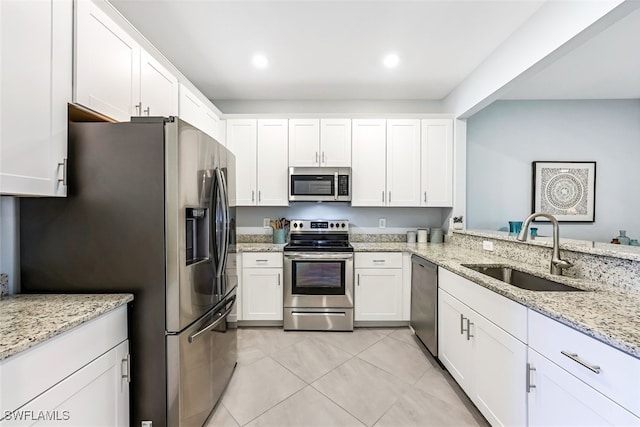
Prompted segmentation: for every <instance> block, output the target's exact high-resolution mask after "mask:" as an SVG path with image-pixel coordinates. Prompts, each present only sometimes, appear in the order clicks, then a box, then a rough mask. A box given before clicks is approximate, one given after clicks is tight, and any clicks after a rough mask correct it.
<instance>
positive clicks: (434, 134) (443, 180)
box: [420, 119, 453, 207]
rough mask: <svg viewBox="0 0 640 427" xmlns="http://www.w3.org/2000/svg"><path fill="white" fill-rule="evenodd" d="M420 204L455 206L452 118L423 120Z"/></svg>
mask: <svg viewBox="0 0 640 427" xmlns="http://www.w3.org/2000/svg"><path fill="white" fill-rule="evenodd" d="M420 203H421V206H436V207H440V206H452V205H453V121H452V120H450V119H428V120H422V157H421V199H420Z"/></svg>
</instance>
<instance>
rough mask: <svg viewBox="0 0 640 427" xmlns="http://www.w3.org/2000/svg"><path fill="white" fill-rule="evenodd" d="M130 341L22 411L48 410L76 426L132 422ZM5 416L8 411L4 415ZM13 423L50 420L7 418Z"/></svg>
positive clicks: (120, 425)
mask: <svg viewBox="0 0 640 427" xmlns="http://www.w3.org/2000/svg"><path fill="white" fill-rule="evenodd" d="M128 364H129V341H124V342H122V343H120V344H119V345H118V346H117V347H115V348H113V349H111V350H110V351H108V352H107V353H105V354H103V355H102V356H100V357H98V358H97V359H96V360H94V361H92V362H91V363H89V364H88V365H86V366H84V367H83V368H81V369H80V370H78V371H77V372H74V373H73V374H72V375H71V376H69V377H67V378H65V379H64V380H63V381H61V382H60V383H58V384H56V385H55V386H53V387H52V388H51V389H49V390H47V391H46V392H45V393H43V394H41V395H40V396H38V397H36V398H35V399H33V400H32V401H31V402H29V403H27V404H26V405H25V406H23V407H21V408H20V411H22V412H23V413H24V411H33V412H34V414H38V413H39V412H40V411H49V413H51V414H52V416H53V415H55V417H57V418H56V419H58V420H60V421H58V422H59V423H62V424H64V423H65V422H68V423H70V424H71V425H74V426H117V427H125V426H128V425H129V373H128V369H129V367H128ZM3 415H5V414H3ZM5 423H6V424H7V425H11V426H46V425H51V421H50V420H46V419H42V420H39V421H36V422H34V421H33V420H24V421H17V420H5V422H3V423H0V424H5Z"/></svg>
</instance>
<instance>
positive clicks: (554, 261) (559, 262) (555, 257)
mask: <svg viewBox="0 0 640 427" xmlns="http://www.w3.org/2000/svg"><path fill="white" fill-rule="evenodd" d="M539 216H541V217H543V218H547V219H548V220H549V221H551V224H552V225H553V254H552V255H551V269H550V272H551V274H556V275H558V276H562V269H563V268H569V267H571V265H572V264H571V263H570V262H569V261H567V260H564V259H560V227H559V226H558V220H557V219H556V218H555V217H554V216H553V215H549V214H546V213H542V212H535V213H532V214H531V215H529V216H528V217H527V219H525V220H524V224H522V229H521V230H520V232H519V233H518V237H516V239H518V240H519V241H521V242H526V241H527V231H528V230H529V224H531V221H533V220H534V219H535V218H537V217H539Z"/></svg>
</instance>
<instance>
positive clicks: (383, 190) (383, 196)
mask: <svg viewBox="0 0 640 427" xmlns="http://www.w3.org/2000/svg"><path fill="white" fill-rule="evenodd" d="M382 203H384V190H382Z"/></svg>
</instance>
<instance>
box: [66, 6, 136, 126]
mask: <svg viewBox="0 0 640 427" xmlns="http://www.w3.org/2000/svg"><path fill="white" fill-rule="evenodd" d="M75 67H76V69H75V94H74V98H75V101H76V102H77V103H79V104H81V105H84V106H85V107H87V108H90V109H92V110H94V111H97V112H98V113H101V114H104V115H106V116H108V117H111V118H113V119H115V120H119V121H128V120H129V118H130V117H131V116H133V115H139V114H141V113H138V114H136V111H135V105H138V102H139V97H140V46H139V45H138V44H137V43H136V42H135V40H134V39H133V38H132V37H130V36H129V34H127V32H126V31H124V30H123V29H122V28H120V27H119V26H118V25H116V23H115V22H113V21H112V20H111V18H109V17H108V16H107V14H105V13H104V12H103V11H102V10H100V9H99V8H98V7H97V6H96V5H95V4H93V2H91V1H87V0H79V1H77V2H76V37H75Z"/></svg>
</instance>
